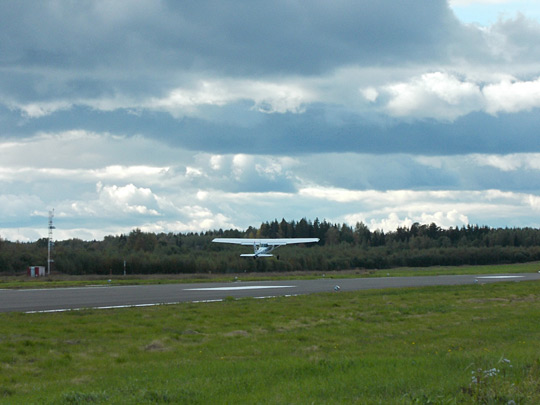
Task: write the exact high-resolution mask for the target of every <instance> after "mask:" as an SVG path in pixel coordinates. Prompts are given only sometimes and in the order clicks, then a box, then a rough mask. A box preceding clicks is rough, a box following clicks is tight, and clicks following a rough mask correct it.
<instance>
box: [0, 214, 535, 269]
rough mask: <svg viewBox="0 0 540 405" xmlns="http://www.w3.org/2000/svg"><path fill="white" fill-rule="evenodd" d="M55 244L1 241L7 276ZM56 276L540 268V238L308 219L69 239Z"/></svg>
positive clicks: (0, 263)
mask: <svg viewBox="0 0 540 405" xmlns="http://www.w3.org/2000/svg"><path fill="white" fill-rule="evenodd" d="M215 237H239V238H240V237H246V238H295V237H299V238H300V237H302V238H303V237H316V238H320V242H319V243H318V244H313V245H306V246H296V245H294V246H286V247H281V248H279V249H278V250H276V251H275V252H274V254H275V257H273V258H267V259H256V260H254V259H252V258H244V257H240V256H239V255H240V253H251V252H252V249H251V248H250V247H247V246H236V245H223V244H216V243H212V242H211V241H212V239H213V238H215ZM47 246H48V240H47V239H46V238H42V239H40V240H38V241H36V242H31V243H22V242H11V241H7V240H3V239H1V238H0V273H2V274H20V273H21V272H23V271H26V268H27V267H28V266H39V265H42V266H45V265H46V263H47ZM53 259H54V264H53V271H54V272H61V273H66V274H123V273H124V271H126V273H127V274H177V273H240V272H242V273H243V272H282V271H301V270H321V271H331V270H345V269H384V268H391V267H401V266H406V267H427V266H436V265H440V266H459V265H476V264H503V263H522V262H529V261H537V260H540V230H539V229H534V228H519V229H517V228H497V229H494V228H489V227H487V226H470V225H468V226H463V227H461V228H458V227H456V228H449V229H442V228H440V227H439V226H437V225H436V224H434V223H432V224H430V225H421V224H418V223H415V224H413V225H412V226H410V227H398V228H397V229H396V230H395V231H393V232H386V233H385V232H383V231H381V230H375V231H370V230H369V229H368V227H367V226H366V225H365V224H363V223H357V224H356V226H354V227H351V226H349V225H346V224H332V223H329V222H326V221H322V222H321V221H319V220H318V219H316V220H315V221H311V220H307V219H305V218H304V219H301V220H300V221H298V222H296V221H291V222H288V221H286V220H284V219H283V220H281V221H277V220H274V221H273V222H265V223H263V224H261V226H260V227H259V228H253V227H249V228H248V229H247V230H245V231H240V230H237V229H230V230H222V229H220V230H217V231H209V232H202V233H160V234H154V233H147V232H142V231H141V230H140V229H135V230H133V231H132V232H130V233H129V235H120V236H107V237H105V238H104V240H103V241H83V240H80V239H69V240H65V241H59V242H56V243H55V245H54V248H53Z"/></svg>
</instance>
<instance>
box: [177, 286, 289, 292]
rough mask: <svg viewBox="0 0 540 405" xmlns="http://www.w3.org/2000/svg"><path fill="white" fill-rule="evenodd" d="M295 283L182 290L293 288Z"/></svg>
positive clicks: (186, 289)
mask: <svg viewBox="0 0 540 405" xmlns="http://www.w3.org/2000/svg"><path fill="white" fill-rule="evenodd" d="M294 287H296V286H295V285H249V286H241V287H202V288H184V291H236V290H259V289H261V290H262V289H266V288H294Z"/></svg>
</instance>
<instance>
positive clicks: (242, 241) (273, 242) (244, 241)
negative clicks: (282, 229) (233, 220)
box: [212, 238, 319, 246]
mask: <svg viewBox="0 0 540 405" xmlns="http://www.w3.org/2000/svg"><path fill="white" fill-rule="evenodd" d="M318 241H319V238H281V239H249V238H215V239H214V240H212V242H217V243H233V244H236V245H244V246H253V245H268V246H284V245H292V244H294V243H316V242H318Z"/></svg>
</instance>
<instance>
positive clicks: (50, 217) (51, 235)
mask: <svg viewBox="0 0 540 405" xmlns="http://www.w3.org/2000/svg"><path fill="white" fill-rule="evenodd" d="M53 217H54V208H53V209H52V210H50V211H49V243H48V249H47V274H48V275H49V276H50V275H51V263H52V262H54V260H53V259H51V250H52V247H53V232H52V231H53V229H55V228H54V226H53Z"/></svg>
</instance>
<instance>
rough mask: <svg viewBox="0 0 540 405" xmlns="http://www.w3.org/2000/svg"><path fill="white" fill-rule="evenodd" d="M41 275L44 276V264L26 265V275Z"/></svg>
mask: <svg viewBox="0 0 540 405" xmlns="http://www.w3.org/2000/svg"><path fill="white" fill-rule="evenodd" d="M43 276H45V266H30V267H28V277H43Z"/></svg>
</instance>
